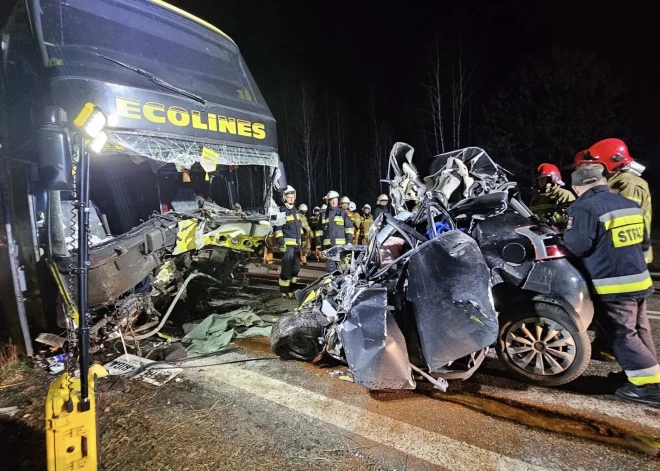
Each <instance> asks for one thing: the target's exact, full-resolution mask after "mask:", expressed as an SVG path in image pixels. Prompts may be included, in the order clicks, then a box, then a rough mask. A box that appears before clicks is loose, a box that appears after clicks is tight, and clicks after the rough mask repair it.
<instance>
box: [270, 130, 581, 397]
mask: <svg viewBox="0 0 660 471" xmlns="http://www.w3.org/2000/svg"><path fill="white" fill-rule="evenodd" d="M412 155H413V149H412V147H410V146H408V145H407V144H404V143H397V144H395V145H394V148H393V149H392V152H391V154H390V167H391V169H390V170H391V174H390V187H391V188H390V194H391V197H392V202H393V208H394V211H395V213H396V216H391V215H389V214H383V215H381V216H379V217H378V218H377V220H376V221H375V223H374V225H373V227H372V229H371V231H370V233H369V238H368V244H367V245H366V246H352V247H347V246H344V247H335V248H333V249H331V250H329V251H328V252H327V255H328V256H330V257H335V259H337V260H339V259H343V260H344V261H346V263H345V264H344V265H343V266H342V268H341V269H340V270H339V271H337V272H335V273H332V274H329V275H327V276H325V277H323V278H321V279H319V280H318V281H317V282H315V283H314V284H312V285H310V286H308V287H307V288H306V289H304V290H301V291H298V292H297V293H296V298H297V301H298V303H299V307H298V308H297V310H296V313H295V315H293V316H287V317H284V318H282V319H281V320H280V321H279V322H278V323H277V324H276V325H275V326H274V327H273V331H272V334H271V348H272V350H273V352H274V353H276V354H277V355H279V356H280V357H282V358H284V359H296V360H303V361H318V360H320V359H321V358H322V357H323V356H324V355H328V356H330V357H333V358H335V359H338V360H341V361H343V362H345V363H347V364H348V365H349V367H350V369H351V371H352V373H353V376H354V378H355V381H356V382H357V383H359V384H361V385H362V386H364V387H367V388H369V389H414V388H415V376H417V377H419V376H420V375H421V376H423V377H426V378H427V379H429V380H430V381H431V382H433V383H434V384H435V386H436V387H438V388H440V389H443V390H444V389H446V387H447V380H451V379H467V378H469V377H470V376H471V375H472V374H474V372H475V371H476V370H477V369H478V368H479V366H480V365H481V363H482V362H483V360H484V358H485V357H486V354H487V352H488V350H489V348H491V347H492V346H493V345H495V349H496V351H497V354H498V356H499V358H500V360H501V362H502V364H503V365H504V367H505V368H506V369H507V370H508V371H510V372H511V373H512V374H513V375H515V376H516V377H518V378H519V379H521V380H524V381H527V382H531V383H534V384H538V385H544V386H556V385H560V384H565V383H568V382H570V381H572V380H574V379H575V378H577V377H578V376H580V375H581V374H582V372H583V371H584V370H585V369H586V367H587V364H588V362H589V358H590V351H591V345H590V341H589V336H588V334H587V327H588V326H589V324H590V323H591V319H592V317H593V304H592V302H591V299H590V296H589V290H588V286H587V283H586V281H585V279H584V278H583V277H582V275H581V274H580V272H579V271H578V269H576V268H575V267H574V266H573V265H572V264H571V262H570V260H569V259H568V258H567V257H566V255H567V251H566V250H565V248H564V246H563V244H562V241H561V238H560V236H559V235H558V234H557V233H556V232H555V231H554V230H553V229H552V228H550V227H549V226H546V225H545V224H543V223H541V222H540V221H539V220H538V219H536V218H535V217H534V216H533V215H532V213H531V212H530V211H529V209H528V208H527V207H526V206H525V205H524V204H523V203H521V201H520V199H519V195H518V190H517V187H516V183H515V182H510V181H508V179H507V177H506V173H505V171H504V170H503V169H502V168H501V167H499V166H498V165H497V164H496V163H495V162H494V161H493V160H492V159H491V158H490V157H489V156H488V155H487V154H486V152H484V151H483V150H482V149H479V148H476V147H470V148H466V149H461V150H457V151H454V152H450V153H447V154H442V155H439V156H436V157H435V158H434V159H433V161H432V163H431V166H430V168H431V175H429V176H427V177H426V178H421V177H420V175H419V173H418V171H417V169H416V168H415V166H414V164H413V162H412ZM347 250H349V251H351V252H352V253H353V255H352V257H346V256H345V254H346V251H347Z"/></svg>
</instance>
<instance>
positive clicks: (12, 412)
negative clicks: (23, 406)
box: [0, 406, 18, 419]
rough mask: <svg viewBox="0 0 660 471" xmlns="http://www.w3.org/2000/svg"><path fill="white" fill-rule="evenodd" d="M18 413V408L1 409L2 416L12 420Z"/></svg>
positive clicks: (0, 414)
mask: <svg viewBox="0 0 660 471" xmlns="http://www.w3.org/2000/svg"><path fill="white" fill-rule="evenodd" d="M17 412H18V407H17V406H12V407H0V416H3V417H6V418H9V419H11V418H12V417H14V415H16V413H17Z"/></svg>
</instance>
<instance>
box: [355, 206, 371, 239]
mask: <svg viewBox="0 0 660 471" xmlns="http://www.w3.org/2000/svg"><path fill="white" fill-rule="evenodd" d="M373 224H374V218H373V216H372V215H371V206H370V205H368V204H365V205H364V206H362V220H361V222H360V238H359V240H358V244H360V245H366V243H367V240H368V239H369V230H371V226H373Z"/></svg>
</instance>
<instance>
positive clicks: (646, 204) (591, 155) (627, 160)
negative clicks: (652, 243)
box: [575, 138, 653, 263]
mask: <svg viewBox="0 0 660 471" xmlns="http://www.w3.org/2000/svg"><path fill="white" fill-rule="evenodd" d="M589 164H599V165H601V166H602V167H603V168H604V170H603V173H604V174H605V178H607V185H608V186H609V187H610V189H611V190H612V192H613V193H616V194H617V195H621V196H623V197H625V198H628V199H629V200H631V201H634V202H635V203H637V204H638V205H640V206H641V207H642V210H643V211H644V225H645V226H646V230H647V232H648V233H649V235H650V234H651V215H652V213H653V211H652V209H651V193H650V191H649V185H648V183H647V182H646V180H644V179H643V178H642V177H641V175H642V172H643V171H644V168H645V167H644V166H643V165H641V164H639V163H637V162H636V161H635V159H633V158H632V157H631V156H630V153H629V152H628V146H626V143H625V142H623V141H622V140H621V139H613V138H610V139H603V140H602V141H598V142H597V143H595V144H594V145H592V146H591V147H590V148H589V149H587V150H583V151H582V152H578V153H577V154H576V156H575V166H576V167H579V166H581V165H589ZM644 259H645V260H646V263H651V262H652V261H653V251H652V249H651V247H649V249H648V251H647V252H646V253H645V254H644Z"/></svg>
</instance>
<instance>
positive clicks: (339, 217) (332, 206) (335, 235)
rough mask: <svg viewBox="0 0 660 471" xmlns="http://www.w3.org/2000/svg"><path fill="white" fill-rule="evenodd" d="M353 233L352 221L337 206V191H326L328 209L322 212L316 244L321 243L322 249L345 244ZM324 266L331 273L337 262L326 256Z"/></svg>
mask: <svg viewBox="0 0 660 471" xmlns="http://www.w3.org/2000/svg"><path fill="white" fill-rule="evenodd" d="M347 206H348V205H347ZM354 234H355V230H354V228H353V221H351V219H350V218H349V217H348V216H347V215H346V212H345V211H344V210H342V209H341V208H340V207H339V193H337V192H336V191H330V192H328V209H327V210H326V211H325V212H324V213H322V215H321V225H320V228H319V229H317V231H316V242H317V245H319V246H320V245H322V246H323V249H324V250H326V249H329V248H331V247H333V246H335V245H346V244H347V242H348V241H350V240H352V239H353V235H354ZM325 268H326V271H327V272H328V273H332V272H333V271H335V270H336V269H337V262H335V261H334V260H330V259H329V258H328V259H327V260H326V261H325Z"/></svg>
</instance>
